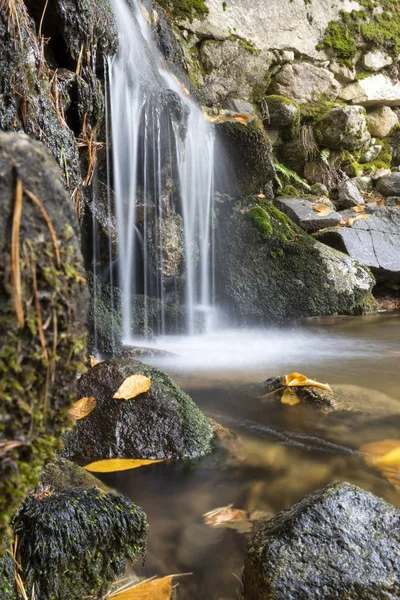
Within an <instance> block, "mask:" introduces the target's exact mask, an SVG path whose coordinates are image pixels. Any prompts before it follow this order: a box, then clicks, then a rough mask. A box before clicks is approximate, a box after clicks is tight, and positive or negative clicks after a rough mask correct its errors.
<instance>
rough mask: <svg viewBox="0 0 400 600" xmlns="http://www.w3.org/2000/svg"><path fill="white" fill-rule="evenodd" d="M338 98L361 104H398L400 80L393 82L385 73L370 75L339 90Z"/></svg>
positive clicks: (399, 102)
mask: <svg viewBox="0 0 400 600" xmlns="http://www.w3.org/2000/svg"><path fill="white" fill-rule="evenodd" d="M339 96H340V98H341V99H342V100H346V101H347V102H350V101H351V102H352V103H353V104H360V105H361V106H379V105H382V104H384V105H386V106H399V105H400V82H394V81H392V80H391V79H390V77H388V76H387V75H383V74H382V73H380V74H379V75H371V77H366V78H365V79H360V80H359V81H357V82H355V83H351V84H350V85H348V86H347V87H345V88H344V89H343V90H342V91H341V92H340V95H339Z"/></svg>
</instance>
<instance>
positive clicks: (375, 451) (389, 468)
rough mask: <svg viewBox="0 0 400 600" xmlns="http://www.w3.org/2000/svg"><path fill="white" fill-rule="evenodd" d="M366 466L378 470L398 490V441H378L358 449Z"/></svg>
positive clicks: (399, 482) (399, 466) (399, 484)
mask: <svg viewBox="0 0 400 600" xmlns="http://www.w3.org/2000/svg"><path fill="white" fill-rule="evenodd" d="M360 452H362V453H363V458H364V460H365V462H366V463H367V465H369V466H370V467H375V468H377V469H379V471H380V472H381V473H382V475H383V476H384V477H385V478H386V479H387V480H388V481H389V482H390V483H391V484H393V485H394V486H395V487H396V488H397V489H400V440H379V441H378V442H371V443H369V444H364V445H363V446H361V448H360Z"/></svg>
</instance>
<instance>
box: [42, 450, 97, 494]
mask: <svg viewBox="0 0 400 600" xmlns="http://www.w3.org/2000/svg"><path fill="white" fill-rule="evenodd" d="M72 488H85V489H86V488H89V489H93V488H102V489H103V490H107V486H105V485H104V484H103V483H102V482H101V481H99V479H97V478H96V477H95V476H94V475H92V474H91V473H89V471H85V469H82V467H79V466H78V465H76V464H75V463H73V462H71V461H69V460H66V459H65V458H62V457H61V456H57V457H56V458H55V459H54V461H53V462H51V463H48V464H47V465H45V466H44V468H43V471H42V474H41V476H40V484H39V487H38V490H39V492H41V493H44V492H45V491H46V490H49V489H51V491H52V492H54V493H59V492H63V491H65V490H70V489H72Z"/></svg>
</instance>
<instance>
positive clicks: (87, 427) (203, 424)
mask: <svg viewBox="0 0 400 600" xmlns="http://www.w3.org/2000/svg"><path fill="white" fill-rule="evenodd" d="M135 374H140V375H145V376H146V377H150V379H151V387H150V390H149V391H148V392H147V393H145V394H141V395H140V396H138V397H137V398H135V399H134V400H132V401H121V400H116V399H114V398H113V396H114V394H115V393H116V391H117V390H118V389H119V387H120V385H121V384H122V383H123V381H124V380H125V379H126V378H127V377H129V376H130V375H135ZM78 388H79V397H88V396H93V397H94V398H96V402H97V405H96V408H95V409H94V410H93V411H92V412H91V413H90V415H88V416H87V417H86V418H85V419H81V420H80V421H77V423H76V425H75V427H74V429H73V430H72V431H70V432H68V433H67V434H66V437H65V450H64V451H63V456H64V457H65V458H68V459H70V460H74V461H76V462H78V463H81V464H87V463H88V462H91V461H95V460H101V459H105V458H142V459H164V460H171V459H173V460H176V459H188V458H197V457H200V456H204V455H205V454H208V453H209V452H210V451H211V446H210V443H211V439H212V429H211V427H210V425H209V423H208V421H207V419H206V417H205V416H204V415H203V414H202V412H201V411H200V410H199V409H198V408H197V406H196V405H195V404H194V402H193V401H192V399H191V398H190V397H189V396H188V395H187V394H185V393H184V392H183V391H182V390H181V389H180V388H179V387H178V386H177V385H176V384H175V383H174V382H173V381H172V379H170V377H168V375H167V374H166V373H164V372H163V371H161V370H160V369H156V368H155V367H150V366H148V365H145V364H144V363H141V362H139V361H137V360H133V359H131V358H122V359H116V360H110V361H106V362H102V363H100V364H98V365H96V366H95V367H93V368H92V369H90V370H89V371H88V372H87V373H85V375H83V376H82V377H81V379H80V380H79V383H78Z"/></svg>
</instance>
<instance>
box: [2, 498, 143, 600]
mask: <svg viewBox="0 0 400 600" xmlns="http://www.w3.org/2000/svg"><path fill="white" fill-rule="evenodd" d="M13 529H14V533H15V535H17V536H18V553H19V554H18V555H19V557H20V564H21V566H22V569H23V572H24V580H25V586H26V591H27V593H28V595H29V597H31V595H32V597H33V589H34V590H35V595H36V597H38V598H43V600H45V599H50V598H51V599H54V600H65V599H66V598H68V599H70V600H81V599H82V598H84V597H94V598H100V597H101V598H102V597H104V595H105V594H106V593H107V592H108V591H110V587H111V584H112V583H113V582H114V581H116V580H117V579H120V578H121V577H123V575H124V573H125V568H126V562H127V560H128V559H129V560H133V561H136V560H137V559H138V558H139V557H140V556H143V555H144V553H145V549H146V538H147V523H146V515H145V514H144V512H143V511H142V509H141V508H139V507H138V506H136V505H135V504H133V502H131V501H130V500H128V499H127V498H125V497H123V496H121V495H119V494H111V493H108V494H107V493H104V492H103V491H102V490H101V489H81V488H73V489H70V490H66V491H63V492H58V493H55V492H53V491H51V490H47V491H44V492H39V493H37V494H33V495H31V496H28V498H27V499H26V500H25V502H24V504H23V505H22V507H21V509H20V510H19V512H18V514H17V516H16V518H15V521H14V524H13Z"/></svg>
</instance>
